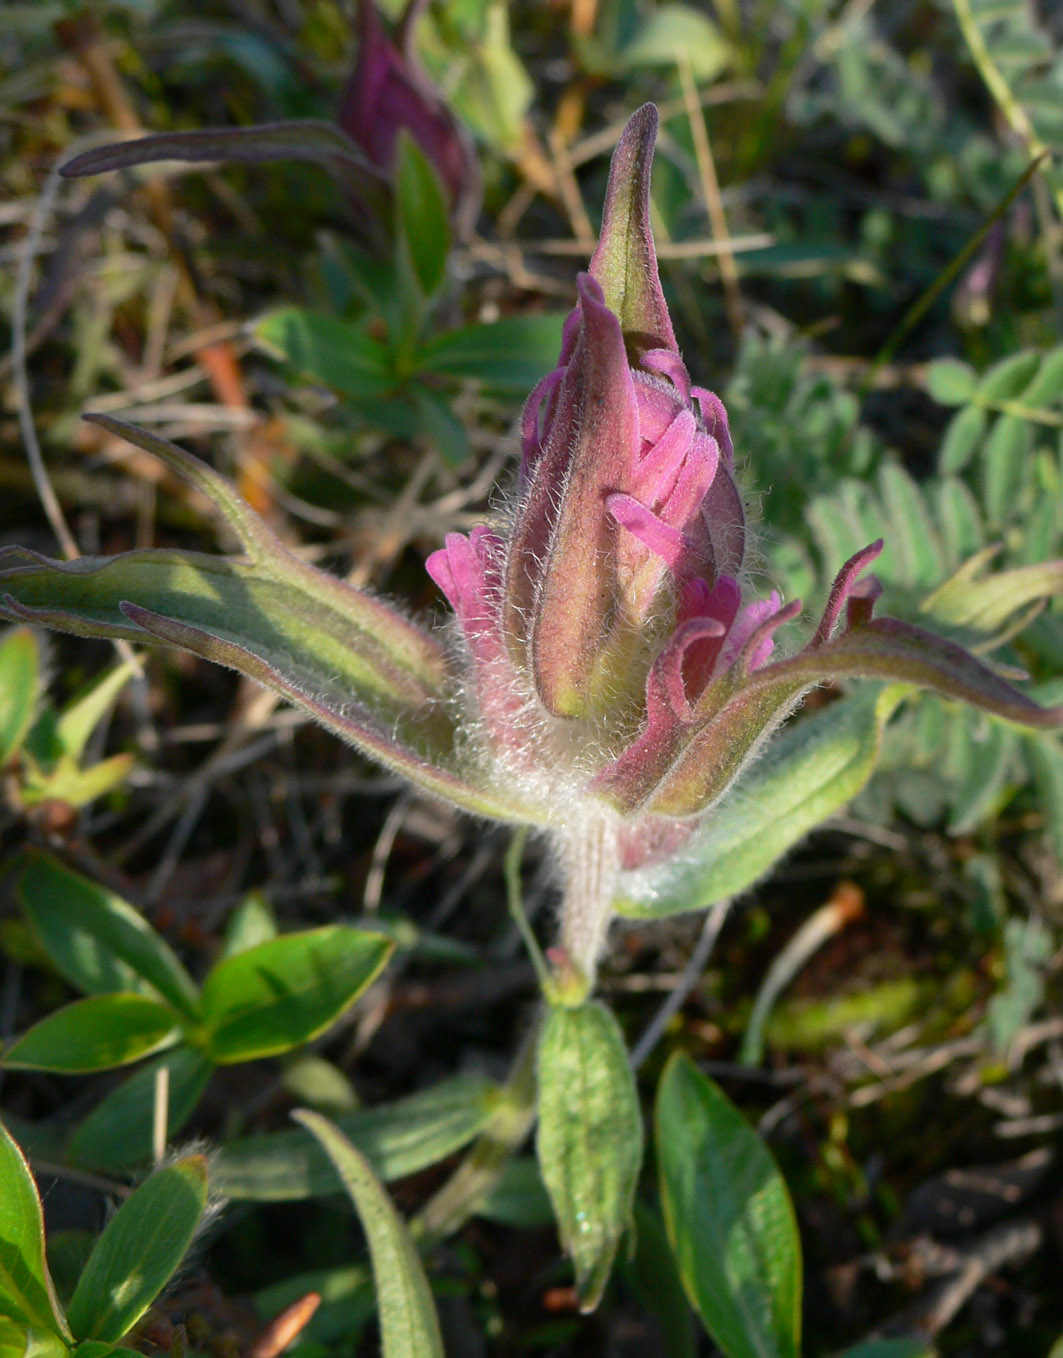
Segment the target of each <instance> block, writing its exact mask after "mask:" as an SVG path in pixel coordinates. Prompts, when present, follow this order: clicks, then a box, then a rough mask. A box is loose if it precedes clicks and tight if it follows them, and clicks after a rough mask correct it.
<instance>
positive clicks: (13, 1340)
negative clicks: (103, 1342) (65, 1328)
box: [0, 1316, 70, 1358]
mask: <svg viewBox="0 0 1063 1358" xmlns="http://www.w3.org/2000/svg"><path fill="white" fill-rule="evenodd" d="M69 1353H70V1350H69V1349H68V1348H67V1346H66V1344H65V1343H64V1342H63V1341H62V1340H61V1339H60V1338H59V1336H58V1335H57V1334H52V1333H51V1332H49V1331H45V1330H35V1329H33V1328H32V1326H29V1325H27V1324H26V1323H25V1321H20V1320H13V1319H11V1317H9V1316H0V1358H68V1355H69Z"/></svg>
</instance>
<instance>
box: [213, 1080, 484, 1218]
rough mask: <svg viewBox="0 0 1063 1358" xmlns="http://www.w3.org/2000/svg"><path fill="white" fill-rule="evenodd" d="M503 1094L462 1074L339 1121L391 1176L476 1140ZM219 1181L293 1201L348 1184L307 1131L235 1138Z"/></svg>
mask: <svg viewBox="0 0 1063 1358" xmlns="http://www.w3.org/2000/svg"><path fill="white" fill-rule="evenodd" d="M497 1092H498V1086H497V1085H495V1084H494V1083H493V1082H492V1081H490V1080H482V1079H479V1078H477V1077H474V1076H457V1077H455V1078H454V1079H452V1080H443V1081H441V1082H440V1083H439V1084H437V1085H434V1086H432V1087H431V1088H430V1089H425V1090H422V1091H421V1092H419V1093H417V1094H411V1095H409V1097H408V1098H405V1099H398V1100H397V1101H396V1102H395V1103H391V1104H383V1105H381V1106H380V1107H377V1108H360V1109H358V1110H356V1111H355V1112H351V1113H343V1114H341V1115H340V1116H339V1117H337V1118H336V1119H335V1124H336V1126H337V1127H338V1128H339V1130H340V1131H341V1132H342V1133H343V1134H344V1135H345V1136H347V1137H349V1138H350V1139H351V1141H353V1143H354V1144H355V1146H357V1148H358V1150H360V1151H361V1153H362V1154H363V1155H364V1156H365V1157H366V1159H367V1160H368V1161H369V1164H370V1165H371V1166H372V1169H373V1172H374V1173H375V1174H378V1175H379V1176H380V1177H381V1178H382V1179H383V1180H384V1181H385V1182H388V1181H389V1180H392V1179H401V1178H404V1177H405V1176H406V1175H407V1174H416V1173H417V1172H418V1171H419V1170H422V1169H425V1168H427V1167H428V1166H429V1165H434V1164H438V1163H439V1161H440V1160H444V1159H446V1157H447V1156H448V1155H453V1154H454V1152H455V1151H458V1150H461V1148H462V1146H466V1145H468V1143H469V1142H470V1141H471V1140H472V1139H473V1137H475V1136H477V1135H478V1134H479V1133H480V1132H481V1131H482V1130H483V1128H484V1127H485V1126H486V1124H487V1121H488V1119H489V1117H490V1116H491V1113H492V1111H493V1110H494V1108H495V1106H496V1104H497ZM215 1180H216V1183H217V1185H218V1189H219V1191H220V1192H222V1193H224V1195H225V1196H226V1197H227V1198H235V1199H238V1200H242V1201H254V1202H293V1201H296V1200H298V1199H302V1198H312V1197H318V1196H324V1195H326V1194H329V1193H337V1192H339V1191H340V1190H341V1188H342V1184H341V1182H340V1179H339V1176H338V1174H337V1171H336V1169H335V1167H334V1166H333V1164H332V1161H331V1160H330V1159H329V1158H328V1156H327V1155H326V1154H325V1152H324V1151H323V1150H322V1149H321V1147H320V1146H319V1145H318V1144H317V1142H316V1141H315V1140H314V1139H313V1137H311V1136H310V1135H308V1134H307V1133H306V1132H304V1131H294V1132H270V1133H268V1134H265V1135H262V1136H249V1137H244V1138H242V1139H241V1140H239V1141H233V1142H230V1143H229V1145H227V1146H224V1147H222V1149H221V1151H220V1152H219V1155H218V1163H217V1169H216V1172H215Z"/></svg>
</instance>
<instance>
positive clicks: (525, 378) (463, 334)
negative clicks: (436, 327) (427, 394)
mask: <svg viewBox="0 0 1063 1358" xmlns="http://www.w3.org/2000/svg"><path fill="white" fill-rule="evenodd" d="M564 322H565V317H564V315H563V314H562V313H561V312H543V313H538V314H536V315H525V316H503V317H502V319H501V320H498V321H492V322H490V324H482V325H467V326H463V327H462V328H461V329H459V330H444V331H443V333H442V334H440V335H436V336H435V337H434V338H433V339H431V340H429V341H428V343H427V344H426V345H425V347H424V349H423V350H422V352H421V354H420V356H419V359H418V363H419V366H420V368H421V370H422V371H423V372H431V373H437V374H439V375H440V376H441V377H464V378H472V379H474V380H476V381H479V382H482V383H483V384H484V385H485V386H487V387H491V388H492V389H493V390H495V391H501V392H507V393H513V394H516V395H524V394H526V393H527V392H529V391H530V390H531V389H532V387H533V386H534V385H535V384H536V382H538V381H539V379H540V378H541V377H545V376H546V374H547V373H548V372H550V370H551V369H552V368H553V367H554V365H555V364H556V363H557V355H558V353H559V352H560V349H561V329H562V326H563V325H564Z"/></svg>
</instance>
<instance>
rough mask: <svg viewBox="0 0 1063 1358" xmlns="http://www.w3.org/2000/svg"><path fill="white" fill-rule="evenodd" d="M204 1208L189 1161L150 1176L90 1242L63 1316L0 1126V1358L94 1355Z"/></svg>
mask: <svg viewBox="0 0 1063 1358" xmlns="http://www.w3.org/2000/svg"><path fill="white" fill-rule="evenodd" d="M206 1205H207V1164H206V1161H205V1159H204V1158H203V1156H201V1155H190V1156H186V1157H185V1158H184V1159H181V1160H177V1161H175V1162H174V1163H173V1164H170V1165H167V1166H165V1167H164V1168H162V1169H159V1170H156V1172H155V1173H154V1174H152V1175H151V1177H150V1178H149V1179H147V1180H146V1181H145V1182H144V1183H143V1184H141V1186H140V1187H139V1188H138V1189H137V1190H136V1192H134V1193H133V1194H132V1195H131V1196H130V1197H129V1198H128V1199H127V1200H126V1201H125V1202H124V1203H123V1204H122V1206H121V1207H120V1208H119V1209H118V1211H117V1212H116V1213H115V1215H114V1216H113V1217H112V1218H111V1220H110V1221H109V1222H108V1224H107V1226H106V1228H105V1229H104V1231H103V1233H102V1235H101V1236H100V1237H99V1239H98V1240H97V1241H96V1244H95V1246H94V1247H93V1249H92V1253H91V1254H90V1255H89V1258H88V1261H87V1263H86V1264H85V1267H84V1269H83V1271H82V1273H81V1276H80V1278H79V1280H78V1283H77V1286H76V1288H75V1289H74V1294H73V1296H72V1297H71V1299H70V1303H69V1305H68V1306H67V1308H66V1311H65V1314H64V1311H63V1308H62V1307H61V1306H60V1304H59V1300H58V1298H57V1296H56V1292H55V1288H54V1286H53V1284H52V1279H51V1275H50V1273H49V1271H48V1264H47V1261H46V1259H45V1240H44V1214H43V1212H42V1210H41V1201H40V1196H39V1194H38V1192H37V1185H36V1183H35V1182H34V1179H33V1175H32V1174H31V1172H30V1169H29V1166H28V1165H27V1163H26V1160H25V1158H24V1157H23V1155H22V1152H21V1151H20V1150H19V1147H18V1145H17V1144H16V1143H15V1141H14V1140H13V1139H12V1137H11V1135H10V1134H9V1132H8V1131H7V1129H6V1127H4V1125H3V1123H0V1358H16V1355H17V1356H18V1358H60V1356H61V1355H66V1354H68V1353H71V1352H72V1353H73V1354H74V1355H76V1358H103V1355H105V1354H119V1355H125V1354H132V1350H129V1349H121V1348H116V1347H114V1346H115V1345H116V1344H118V1342H119V1341H120V1340H121V1339H122V1338H123V1337H124V1336H125V1335H126V1334H128V1333H129V1331H130V1330H131V1329H132V1328H133V1326H134V1325H135V1324H136V1323H137V1321H138V1320H140V1318H141V1317H142V1316H143V1315H144V1313H145V1312H146V1311H147V1309H148V1307H149V1306H150V1305H151V1304H152V1302H153V1301H154V1300H155V1298H156V1297H157V1296H158V1295H159V1293H160V1292H161V1291H162V1289H163V1288H164V1287H165V1286H166V1284H167V1283H168V1282H169V1280H170V1278H171V1277H172V1276H173V1274H174V1272H175V1271H176V1269H177V1267H178V1265H179V1264H180V1262H181V1260H182V1259H183V1258H184V1255H185V1253H186V1252H187V1250H188V1247H189V1245H190V1244H191V1243H192V1239H193V1237H194V1235H195V1233H196V1230H197V1229H198V1227H199V1224H200V1222H201V1220H202V1218H203V1214H204V1212H205V1210H206Z"/></svg>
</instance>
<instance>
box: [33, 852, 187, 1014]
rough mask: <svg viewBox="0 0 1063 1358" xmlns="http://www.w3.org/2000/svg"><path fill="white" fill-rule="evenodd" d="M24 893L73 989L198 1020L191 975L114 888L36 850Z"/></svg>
mask: <svg viewBox="0 0 1063 1358" xmlns="http://www.w3.org/2000/svg"><path fill="white" fill-rule="evenodd" d="M18 896H19V900H20V902H21V904H22V908H23V910H24V911H25V912H26V917H27V919H28V920H29V922H30V924H31V925H32V927H33V930H34V932H35V933H36V935H37V937H38V938H39V939H40V942H41V946H42V947H43V948H44V950H45V952H46V953H47V954H48V957H49V960H50V961H51V962H52V964H53V965H54V966H55V968H56V970H57V971H59V972H60V974H61V975H63V976H65V977H66V979H67V980H68V981H69V982H70V984H71V985H73V986H77V988H78V989H79V990H83V991H85V992H86V993H87V994H89V995H101V994H109V993H112V992H114V991H120V990H122V991H136V992H138V993H141V994H146V995H148V996H149V998H159V999H163V1000H165V1001H167V1002H168V1003H169V1004H170V1005H172V1006H173V1008H174V1009H176V1010H177V1011H178V1013H180V1014H182V1015H183V1016H184V1017H186V1018H194V1017H195V1015H196V1012H197V1009H198V1002H199V998H198V995H197V992H196V987H195V983H194V982H193V980H192V978H191V977H190V976H189V974H188V972H187V971H185V969H184V967H183V966H182V965H181V963H180V962H179V961H178V959H177V957H176V956H175V954H174V953H173V951H172V950H171V948H170V947H169V945H168V944H167V943H166V942H165V940H164V939H162V938H160V937H159V935H158V934H157V933H156V932H155V930H154V929H152V927H151V925H150V924H149V923H148V922H147V920H146V919H145V918H144V917H143V915H140V914H138V912H137V911H136V910H134V909H133V907H132V906H131V905H128V904H127V903H126V902H125V901H123V900H122V898H121V897H120V896H117V895H115V893H114V892H113V891H108V890H106V888H104V887H102V886H100V885H99V883H98V882H94V881H92V880H91V879H90V878H88V877H82V876H81V874H80V873H77V872H71V871H70V869H69V868H66V867H64V866H63V865H62V864H61V863H59V862H57V861H56V860H55V859H54V858H51V857H50V856H49V855H47V854H43V853H39V852H36V851H30V852H29V853H28V854H27V856H26V867H25V868H24V869H23V871H22V873H21V875H20V877H19V882H18Z"/></svg>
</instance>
